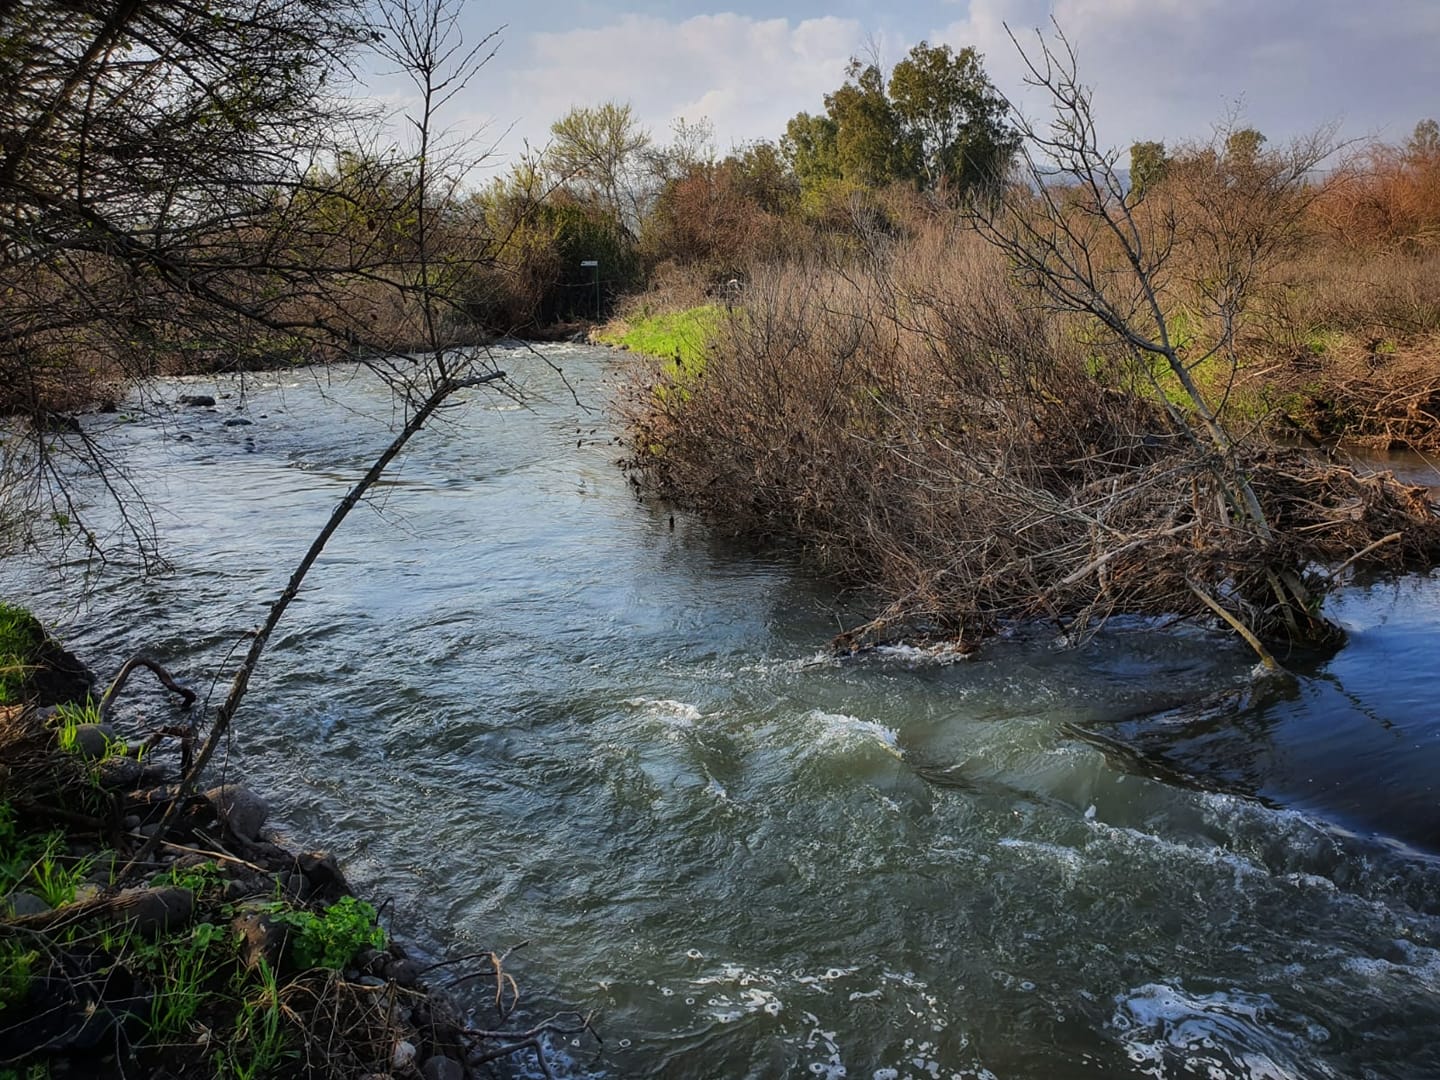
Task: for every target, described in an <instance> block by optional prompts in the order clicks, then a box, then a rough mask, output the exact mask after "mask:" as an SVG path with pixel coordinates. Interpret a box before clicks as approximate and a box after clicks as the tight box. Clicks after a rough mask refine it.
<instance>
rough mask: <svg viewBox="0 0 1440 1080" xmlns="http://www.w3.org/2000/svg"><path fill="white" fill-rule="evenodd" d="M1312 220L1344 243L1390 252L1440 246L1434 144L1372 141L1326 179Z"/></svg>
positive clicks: (1438, 163)
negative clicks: (1403, 145) (1394, 144)
mask: <svg viewBox="0 0 1440 1080" xmlns="http://www.w3.org/2000/svg"><path fill="white" fill-rule="evenodd" d="M1314 214H1315V218H1316V220H1317V221H1318V222H1319V223H1320V224H1321V225H1322V226H1323V227H1324V228H1325V229H1326V230H1328V231H1329V232H1331V233H1332V234H1334V235H1335V236H1337V237H1338V238H1339V239H1340V240H1341V241H1343V242H1344V243H1345V244H1346V245H1348V246H1351V247H1357V248H1370V249H1374V248H1383V249H1385V250H1390V251H1410V252H1415V251H1425V250H1429V251H1433V250H1435V249H1436V248H1437V247H1440V148H1437V147H1435V146H1426V145H1421V144H1419V143H1417V142H1414V141H1413V140H1412V144H1411V145H1410V146H1406V147H1399V146H1389V145H1386V144H1384V143H1374V144H1372V145H1370V146H1367V147H1365V148H1363V149H1362V150H1361V151H1360V152H1359V153H1357V154H1355V155H1353V156H1352V157H1351V158H1350V160H1348V161H1346V162H1345V163H1344V164H1343V165H1342V166H1341V168H1339V169H1338V170H1336V172H1335V174H1334V175H1333V176H1332V177H1331V178H1330V179H1329V180H1328V181H1327V182H1326V184H1325V186H1324V190H1323V192H1322V193H1321V195H1320V197H1319V198H1318V199H1317V200H1316V203H1315V206H1314Z"/></svg>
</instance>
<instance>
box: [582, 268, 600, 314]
mask: <svg viewBox="0 0 1440 1080" xmlns="http://www.w3.org/2000/svg"><path fill="white" fill-rule="evenodd" d="M580 265H581V266H593V267H594V268H595V321H596V322H599V321H600V260H599V259H585V260H584V261H583V262H581V263H580Z"/></svg>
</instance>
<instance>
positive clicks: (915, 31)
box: [391, 0, 1440, 161]
mask: <svg viewBox="0 0 1440 1080" xmlns="http://www.w3.org/2000/svg"><path fill="white" fill-rule="evenodd" d="M1052 14H1053V15H1054V16H1055V18H1056V19H1058V20H1059V22H1060V25H1061V26H1062V27H1063V28H1064V29H1065V31H1066V33H1067V34H1068V35H1069V36H1070V37H1071V39H1072V41H1073V42H1074V43H1075V45H1076V47H1077V51H1078V52H1079V55H1080V66H1081V74H1082V78H1083V80H1084V81H1085V82H1086V83H1087V84H1089V85H1090V86H1091V87H1092V88H1093V89H1094V93H1095V110H1096V114H1097V116H1098V117H1099V119H1100V123H1101V135H1102V137H1103V138H1104V139H1106V140H1107V141H1109V142H1112V143H1113V144H1115V145H1120V146H1125V145H1128V144H1129V143H1130V142H1131V141H1133V140H1135V139H1140V138H1164V139H1166V140H1167V141H1171V142H1174V141H1176V140H1178V139H1181V138H1193V137H1204V136H1206V135H1207V134H1208V133H1209V132H1210V131H1211V128H1212V125H1213V124H1214V123H1215V122H1216V121H1217V120H1218V119H1220V118H1221V117H1223V116H1224V115H1226V113H1227V112H1229V111H1231V110H1233V109H1234V108H1235V107H1236V105H1237V103H1238V105H1239V107H1240V108H1241V109H1242V110H1243V113H1244V117H1245V120H1246V121H1247V122H1248V123H1249V124H1251V125H1253V126H1255V127H1258V128H1259V129H1260V130H1261V131H1263V132H1265V133H1266V134H1267V135H1269V136H1270V137H1271V138H1272V139H1284V138H1287V137H1291V136H1294V135H1298V134H1300V133H1302V132H1305V131H1308V130H1311V129H1313V128H1315V127H1317V126H1319V125H1321V124H1325V123H1329V122H1337V123H1339V124H1340V125H1341V129H1342V131H1343V133H1344V134H1345V135H1347V136H1365V135H1380V136H1382V137H1385V138H1389V139H1397V140H1398V139H1403V137H1404V136H1405V135H1407V134H1408V133H1409V132H1410V130H1411V129H1412V128H1413V127H1414V125H1415V122H1416V121H1417V120H1419V119H1421V118H1423V117H1427V116H1437V117H1440V0H1364V2H1361V0H949V2H946V0H936V2H930V3H924V2H916V0H890V2H885V0H831V2H829V3H825V4H821V3H817V2H815V0H798V2H793V3H789V4H784V5H781V4H777V3H765V2H761V0H729V2H727V0H719V2H715V3H705V2H704V0H681V2H677V3H671V4H665V3H659V2H656V0H581V2H579V3H560V2H558V0H528V2H522V0H502V2H498V3H481V2H479V0H470V2H469V3H468V5H467V7H466V9H465V12H464V15H463V21H464V26H465V30H466V33H467V35H468V36H470V37H472V38H478V37H480V36H482V35H483V34H484V33H486V32H488V31H490V30H495V29H498V28H500V27H501V26H503V27H504V29H503V30H502V31H501V33H500V35H499V41H500V49H499V52H498V53H497V54H496V56H495V58H494V59H493V60H492V61H491V63H490V65H489V66H488V67H487V68H486V69H485V71H484V72H482V73H481V75H480V76H479V77H478V78H477V79H476V81H475V82H474V83H473V84H472V86H471V87H470V88H469V89H468V90H467V91H466V92H465V94H464V95H463V96H462V97H461V98H460V99H459V100H457V102H456V103H455V106H454V108H453V109H452V111H451V112H450V114H449V115H448V117H447V120H448V121H449V122H450V123H451V124H452V125H454V126H456V127H458V128H462V129H466V130H468V129H471V128H474V127H477V126H481V125H487V126H486V138H487V139H488V141H489V142H492V143H495V144H496V146H497V160H498V161H503V160H505V159H507V158H510V157H512V156H513V155H515V154H517V153H518V152H519V151H520V149H521V148H522V145H523V142H524V141H525V140H529V141H530V142H531V143H532V144H541V143H543V142H544V140H545V137H546V132H547V129H548V127H549V125H550V123H551V122H552V121H553V120H554V119H556V118H557V117H559V116H560V115H562V114H563V113H564V112H566V111H567V110H568V109H569V108H570V107H571V106H572V105H577V104H594V103H598V102H600V101H604V100H607V99H614V100H618V101H629V102H631V103H632V104H633V105H634V107H635V109H636V111H637V112H638V114H639V115H640V117H641V118H642V120H643V121H644V122H645V124H646V125H647V126H648V127H649V128H650V129H651V130H652V131H653V132H655V133H656V134H657V135H662V136H663V135H664V134H665V133H666V131H667V130H668V128H669V126H670V124H671V122H672V121H673V120H674V119H675V118H677V117H685V118H686V119H688V120H692V121H693V120H696V119H699V118H701V117H705V118H708V119H709V120H710V122H711V123H712V124H713V125H714V128H715V133H716V142H717V144H718V148H719V149H720V150H721V151H725V150H728V149H729V148H730V147H731V146H732V145H735V144H739V143H742V142H745V141H747V140H751V139H757V138H774V137H776V136H778V135H779V134H780V133H781V131H783V129H784V125H785V121H786V120H787V119H788V118H789V117H791V116H793V115H794V114H795V113H796V112H798V111H800V110H802V109H805V110H811V111H816V110H818V109H819V108H820V106H821V96H822V95H823V94H824V93H825V92H826V91H827V90H829V89H833V88H834V87H835V86H837V85H838V84H839V83H840V82H841V80H842V77H843V75H842V72H843V68H844V66H845V62H846V60H847V58H848V57H850V56H851V55H852V54H858V53H866V54H867V55H868V54H869V52H870V51H872V50H878V52H879V54H880V56H881V57H882V59H883V60H884V61H885V62H886V63H887V64H889V63H893V62H894V61H895V60H897V59H899V58H901V57H902V56H903V55H904V53H905V51H906V50H907V49H908V48H909V47H910V46H911V45H913V44H914V43H915V42H917V41H919V40H921V39H927V40H929V41H931V42H932V43H938V42H946V43H948V44H950V45H952V46H956V47H959V46H963V45H974V46H976V47H977V48H978V49H979V50H980V51H981V52H982V53H983V54H984V56H985V66H986V69H987V70H988V71H989V73H990V76H991V79H992V80H993V81H994V82H995V83H996V84H997V86H999V87H1000V89H1001V90H1002V91H1004V92H1005V93H1006V94H1008V95H1011V96H1012V97H1017V98H1019V99H1020V100H1022V101H1024V100H1026V99H1024V98H1023V97H1022V95H1023V93H1024V87H1023V85H1022V83H1021V79H1020V61H1019V58H1018V56H1017V55H1016V52H1015V48H1014V46H1013V45H1012V44H1011V43H1010V41H1009V39H1008V38H1007V36H1006V31H1005V25H1006V24H1008V25H1009V26H1010V27H1011V28H1012V29H1014V30H1015V31H1016V32H1017V35H1018V36H1020V37H1021V40H1022V42H1023V41H1025V40H1026V35H1029V34H1032V33H1033V29H1034V28H1035V27H1037V26H1039V25H1042V24H1045V23H1048V20H1049V18H1050V16H1051V15H1052ZM391 100H397V98H396V97H394V96H391ZM1028 105H1029V108H1030V111H1032V113H1033V112H1035V111H1036V109H1035V108H1034V102H1033V100H1032V101H1031V102H1029V103H1028Z"/></svg>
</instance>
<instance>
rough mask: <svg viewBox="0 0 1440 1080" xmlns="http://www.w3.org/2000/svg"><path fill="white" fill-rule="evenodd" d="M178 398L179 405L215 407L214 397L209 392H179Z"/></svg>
mask: <svg viewBox="0 0 1440 1080" xmlns="http://www.w3.org/2000/svg"><path fill="white" fill-rule="evenodd" d="M179 400H180V404H181V405H190V406H192V407H194V408H197V409H199V408H205V409H213V408H214V407H215V399H214V398H213V397H211V396H210V395H209V394H181V395H180V399H179Z"/></svg>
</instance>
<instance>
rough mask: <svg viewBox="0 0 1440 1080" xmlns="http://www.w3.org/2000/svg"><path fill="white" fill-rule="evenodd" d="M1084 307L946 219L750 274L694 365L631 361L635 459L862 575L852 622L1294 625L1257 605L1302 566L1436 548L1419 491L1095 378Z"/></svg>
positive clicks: (826, 562) (732, 522)
mask: <svg viewBox="0 0 1440 1080" xmlns="http://www.w3.org/2000/svg"><path fill="white" fill-rule="evenodd" d="M1085 329H1086V328H1085V327H1084V326H1083V325H1080V324H1079V323H1078V322H1077V321H1076V320H1073V319H1072V320H1062V319H1059V318H1056V317H1055V316H1053V315H1052V314H1050V313H1047V312H1042V311H1037V310H1035V309H1034V308H1033V307H1029V306H1027V304H1026V302H1025V300H1024V298H1023V296H1022V295H1020V294H1019V293H1018V292H1017V291H1016V290H1015V287H1014V286H1012V285H1010V284H1009V283H1008V276H1007V274H1006V273H1005V266H1004V264H1003V263H1002V262H1000V261H999V259H998V257H997V256H996V255H995V254H994V253H993V252H992V251H991V250H990V249H988V248H987V247H985V246H983V245H981V244H980V243H979V242H978V241H977V240H976V238H974V237H973V236H970V235H968V234H964V233H953V234H949V235H946V234H944V233H941V232H939V231H938V230H937V231H932V232H931V233H929V234H927V235H926V236H922V237H921V238H920V240H919V241H917V242H915V243H912V244H911V245H910V246H909V247H907V248H906V249H905V250H904V252H903V255H902V256H891V255H883V254H882V255H880V256H877V257H876V258H875V259H873V260H872V261H871V263H870V264H869V265H868V266H867V267H866V268H865V269H849V270H835V269H821V268H808V269H806V268H794V267H792V268H788V269H780V270H774V271H770V272H767V273H763V274H760V275H758V276H757V278H756V280H755V282H754V283H753V285H752V286H751V287H750V289H749V290H748V294H747V303H746V310H744V311H743V312H740V313H738V314H737V315H736V316H735V317H733V318H731V319H730V320H728V321H727V322H726V323H725V324H724V325H723V326H722V328H721V330H720V331H719V332H718V334H717V335H716V337H715V340H714V341H713V342H712V347H711V349H710V352H709V355H708V357H707V359H706V361H705V365H704V368H703V371H700V372H684V371H682V372H680V373H679V374H678V375H667V376H659V378H660V380H661V381H660V383H659V385H658V386H656V385H655V384H654V382H653V380H654V379H655V378H656V377H657V376H656V374H655V372H654V370H653V369H647V370H646V372H645V373H644V375H643V377H642V379H640V380H637V386H636V388H635V393H634V394H633V396H632V399H631V402H630V407H629V420H630V422H631V425H632V445H633V447H634V449H635V451H636V452H635V456H634V459H633V463H634V465H635V466H637V467H638V468H639V469H640V470H641V471H642V472H643V473H644V474H645V475H646V477H647V478H648V479H649V480H650V481H651V482H652V483H653V484H654V485H655V486H656V487H657V488H658V490H659V491H661V492H662V493H663V494H665V495H667V496H669V497H672V498H674V499H675V500H677V501H678V502H680V503H682V504H683V505H686V506H689V507H691V508H694V509H696V510H698V511H700V512H702V513H703V514H705V515H706V516H707V517H709V518H710V519H711V520H713V521H714V522H716V523H717V524H718V525H719V526H720V527H722V528H724V529H726V530H728V531H730V532H732V533H735V534H738V535H743V536H749V537H760V538H765V537H771V538H774V537H780V538H785V539H787V540H793V541H798V542H799V543H800V544H801V545H802V546H803V547H804V548H805V549H806V550H807V551H808V552H809V553H810V555H811V556H813V558H814V559H815V561H816V562H817V563H818V564H819V565H820V566H821V567H822V568H823V569H824V570H826V571H828V572H830V573H831V574H833V575H835V576H836V577H837V578H839V579H841V580H843V581H845V582H847V583H850V584H855V585H859V586H863V587H867V588H870V589H873V590H874V591H875V592H876V593H877V594H878V595H879V596H880V597H882V598H883V599H884V600H885V601H886V602H887V603H888V608H887V610H886V612H885V613H884V614H883V615H882V616H881V617H880V618H879V619H877V620H876V621H875V623H873V624H871V625H870V626H868V627H866V628H865V629H864V634H865V635H883V634H887V633H897V632H899V633H913V632H915V631H916V629H917V628H921V629H923V628H929V629H930V630H932V631H935V630H939V631H943V632H947V633H952V634H955V633H958V634H965V635H975V634H983V633H984V632H986V631H988V630H991V629H993V628H994V626H995V625H996V624H997V622H998V621H1000V620H1004V619H1011V618H1023V617H1047V618H1053V619H1056V620H1062V621H1065V622H1067V623H1068V622H1070V621H1072V620H1081V621H1080V622H1079V624H1078V625H1080V626H1084V625H1087V624H1088V620H1089V619H1091V618H1092V617H1104V616H1105V615H1108V614H1111V613H1116V612H1126V613H1155V614H1161V613H1164V614H1170V613H1178V614H1186V615H1204V614H1206V613H1208V612H1211V611H1213V610H1214V603H1215V602H1219V603H1220V604H1221V605H1222V606H1223V607H1224V609H1225V610H1226V611H1227V612H1230V613H1232V614H1234V615H1236V616H1238V617H1239V619H1240V621H1241V622H1242V623H1244V624H1245V625H1246V626H1248V627H1251V628H1253V629H1254V630H1256V631H1257V632H1259V633H1260V634H1261V636H1262V637H1263V636H1274V637H1294V636H1295V634H1294V633H1287V632H1286V631H1287V629H1289V630H1292V631H1293V630H1294V629H1296V628H1294V627H1288V628H1287V627H1286V626H1285V625H1282V624H1278V623H1277V622H1276V621H1275V620H1287V621H1288V620H1293V619H1294V618H1295V610H1296V609H1297V607H1298V609H1299V610H1300V611H1302V612H1310V613H1311V614H1313V613H1314V612H1315V611H1316V609H1317V608H1318V598H1319V597H1320V596H1323V593H1324V591H1325V588H1326V587H1327V586H1328V584H1329V580H1328V578H1327V577H1326V576H1325V574H1324V572H1323V571H1321V570H1320V569H1319V567H1320V566H1324V565H1328V566H1331V567H1334V566H1337V565H1338V564H1340V563H1342V562H1344V561H1345V560H1347V559H1349V558H1351V557H1352V556H1355V555H1356V554H1357V553H1361V552H1363V555H1361V557H1360V559H1359V560H1358V561H1359V562H1361V563H1366V564H1374V565H1384V566H1387V567H1393V568H1399V567H1406V566H1417V565H1429V564H1430V563H1432V562H1433V561H1434V560H1435V559H1436V558H1437V557H1440V518H1437V516H1436V514H1435V510H1434V508H1433V507H1432V506H1431V505H1430V503H1429V502H1428V500H1427V498H1426V495H1425V492H1424V491H1423V489H1416V488H1413V487H1408V486H1406V485H1403V484H1400V483H1398V482H1397V481H1395V480H1394V479H1393V478H1391V477H1388V476H1383V477H1382V476H1362V475H1358V474H1356V473H1355V472H1353V471H1350V470H1348V469H1344V468H1340V467H1337V466H1335V465H1332V464H1329V463H1326V462H1324V461H1321V460H1319V459H1313V458H1310V457H1307V456H1305V455H1303V454H1301V453H1299V452H1280V451H1276V450H1273V449H1269V448H1251V447H1244V446H1240V447H1237V448H1236V450H1235V451H1234V456H1233V458H1231V459H1230V460H1228V461H1223V462H1222V461H1220V460H1219V452H1218V451H1216V450H1215V449H1213V448H1212V447H1211V446H1210V445H1208V444H1207V443H1205V441H1204V440H1202V439H1200V438H1197V437H1195V435H1194V433H1193V432H1192V431H1191V430H1190V429H1189V428H1187V427H1185V426H1183V425H1180V426H1177V424H1176V423H1175V421H1174V420H1173V419H1172V418H1171V417H1170V416H1169V415H1167V413H1166V411H1165V410H1164V409H1162V408H1161V407H1160V405H1159V404H1158V403H1157V401H1156V400H1155V399H1154V397H1153V396H1149V395H1147V394H1145V393H1144V392H1139V391H1135V390H1133V389H1131V387H1132V386H1133V382H1131V381H1129V380H1126V379H1122V378H1112V377H1110V376H1109V375H1108V374H1107V373H1108V372H1111V371H1114V370H1117V369H1118V366H1119V364H1120V363H1121V361H1120V360H1119V359H1118V358H1117V357H1115V356H1114V355H1113V354H1111V353H1109V352H1108V351H1107V350H1106V349H1105V348H1104V347H1103V346H1099V345H1096V344H1094V343H1093V342H1087V341H1086V337H1087V335H1086V333H1085ZM641 383H643V385H640V384H641ZM1235 470H1238V471H1239V473H1241V474H1243V475H1245V476H1247V477H1248V478H1249V480H1250V482H1251V484H1252V486H1253V488H1254V490H1255V492H1256V494H1257V496H1258V497H1259V499H1260V502H1261V504H1262V506H1263V508H1264V512H1265V516H1266V518H1267V519H1269V521H1270V523H1271V525H1272V527H1273V530H1274V534H1273V537H1272V539H1271V540H1269V541H1264V540H1262V539H1260V538H1258V537H1257V535H1256V533H1255V531H1254V530H1253V529H1247V528H1241V527H1238V526H1237V523H1236V522H1235V521H1234V520H1233V512H1232V509H1231V507H1230V505H1229V504H1228V502H1227V499H1226V498H1225V496H1224V485H1222V484H1221V483H1220V481H1219V479H1218V478H1219V477H1220V476H1225V475H1234V474H1235ZM1395 533H1399V534H1400V535H1399V537H1398V538H1394V539H1390V540H1388V541H1387V542H1386V543H1383V544H1379V545H1378V546H1373V547H1372V546H1371V545H1374V544H1375V542H1376V541H1380V540H1382V539H1385V538H1388V537H1391V536H1392V534H1395ZM1367 548H1368V549H1369V550H1366V549H1367ZM1277 568H1279V570H1278V572H1277ZM1277 595H1278V597H1279V598H1280V599H1282V600H1283V601H1284V602H1283V603H1277ZM1303 617H1304V616H1303V615H1302V618H1303ZM1299 629H1301V630H1304V629H1306V628H1303V627H1302V628H1299ZM1300 636H1313V635H1308V634H1301V635H1300Z"/></svg>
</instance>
